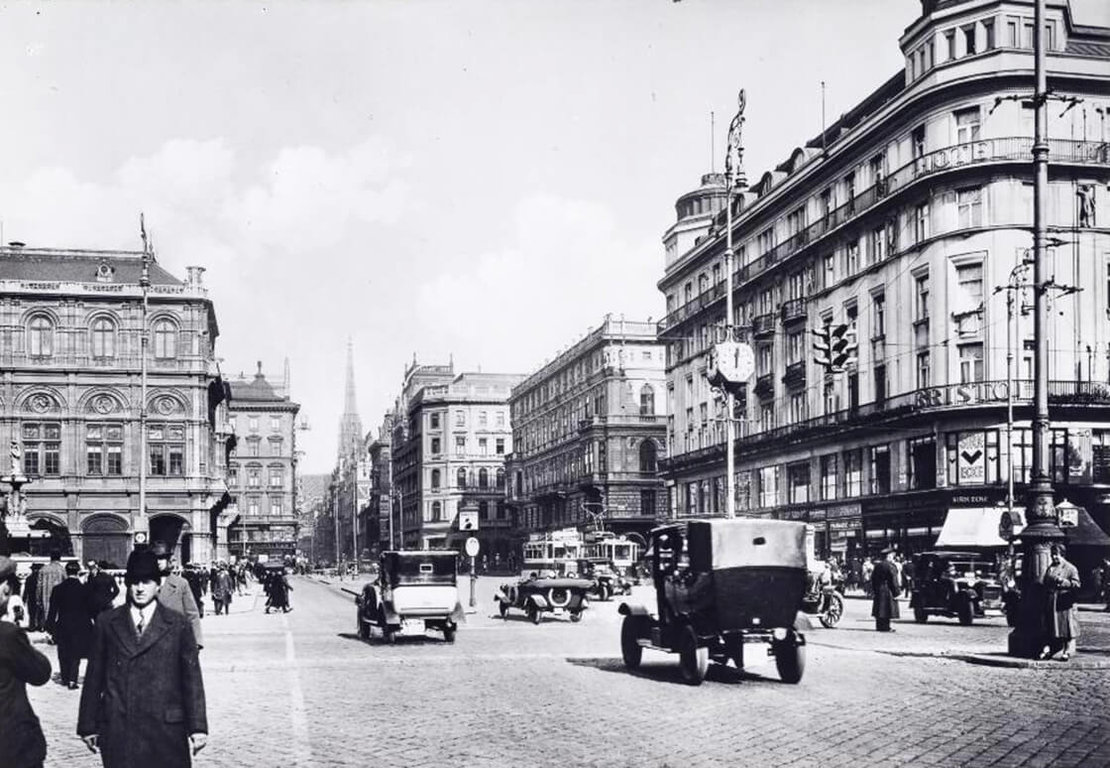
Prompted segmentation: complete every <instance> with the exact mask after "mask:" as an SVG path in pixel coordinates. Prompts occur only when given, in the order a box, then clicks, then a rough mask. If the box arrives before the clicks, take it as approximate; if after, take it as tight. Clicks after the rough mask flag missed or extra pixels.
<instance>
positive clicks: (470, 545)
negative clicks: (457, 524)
mask: <svg viewBox="0 0 1110 768" xmlns="http://www.w3.org/2000/svg"><path fill="white" fill-rule="evenodd" d="M480 546H481V545H479V544H478V540H477V539H476V538H474V537H473V536H471V537H470V538H468V539H467V540H466V554H467V556H468V557H477V556H478V550H479V549H480Z"/></svg>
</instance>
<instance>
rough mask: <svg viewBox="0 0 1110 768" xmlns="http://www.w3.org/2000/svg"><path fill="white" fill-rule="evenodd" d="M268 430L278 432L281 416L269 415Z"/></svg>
mask: <svg viewBox="0 0 1110 768" xmlns="http://www.w3.org/2000/svg"><path fill="white" fill-rule="evenodd" d="M270 431H271V432H280V431H281V418H280V417H278V416H271V417H270Z"/></svg>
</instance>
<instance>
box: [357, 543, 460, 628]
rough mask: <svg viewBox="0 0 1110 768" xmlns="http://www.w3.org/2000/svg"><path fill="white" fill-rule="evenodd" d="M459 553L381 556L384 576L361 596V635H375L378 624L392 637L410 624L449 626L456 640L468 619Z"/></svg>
mask: <svg viewBox="0 0 1110 768" xmlns="http://www.w3.org/2000/svg"><path fill="white" fill-rule="evenodd" d="M457 561H458V555H457V553H455V552H453V551H389V552H383V553H382V554H381V557H380V558H379V559H378V566H379V572H378V578H377V579H376V580H375V581H373V582H371V583H369V584H366V585H365V586H363V588H362V592H361V593H360V594H359V595H358V596H357V597H356V598H355V605H356V607H357V609H358V636H359V637H360V638H362V639H363V640H366V639H368V638H369V637H370V630H371V628H372V627H376V628H377V629H378V630H380V631H381V633H382V636H383V637H384V638H385V641H386V642H387V643H393V642H394V641H395V640H396V636H397V633H399V632H401V631H402V630H403V629H404V628H405V627H406V626H407V625H409V624H413V623H422V624H423V628H424V629H425V630H428V629H432V630H438V631H440V632H443V639H444V640H446V641H447V642H449V643H451V642H454V640H455V631H456V629H457V628H458V623H459V621H461V620H462V619H463V607H462V604H461V603H460V602H459V589H458V584H457V572H458V562H457Z"/></svg>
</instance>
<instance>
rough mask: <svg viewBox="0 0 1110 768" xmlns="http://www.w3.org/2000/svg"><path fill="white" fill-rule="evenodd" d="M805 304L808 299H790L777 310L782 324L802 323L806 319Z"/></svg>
mask: <svg viewBox="0 0 1110 768" xmlns="http://www.w3.org/2000/svg"><path fill="white" fill-rule="evenodd" d="M807 303H808V299H806V298H805V297H802V298H798V299H790V300H789V301H786V302H784V303H783V305H782V308H781V309H780V310H779V312H780V315H781V317H782V324H783V325H791V324H793V323H799V322H804V321H805V319H806V304H807Z"/></svg>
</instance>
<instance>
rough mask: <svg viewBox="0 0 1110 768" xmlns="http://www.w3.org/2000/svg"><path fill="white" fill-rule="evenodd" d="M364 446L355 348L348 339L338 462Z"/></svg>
mask: <svg viewBox="0 0 1110 768" xmlns="http://www.w3.org/2000/svg"><path fill="white" fill-rule="evenodd" d="M361 445H362V419H360V418H359V416H358V405H357V404H356V402H355V362H354V346H353V344H352V342H351V340H350V339H349V338H348V339H347V387H346V390H345V391H344V395H343V415H342V416H341V417H340V418H339V450H338V454H337V456H338V460H339V462H342V461H343V460H344V459H345V458H346V457H348V456H352V455H354V454H357V453H358V452H359V449H360V446H361Z"/></svg>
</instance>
